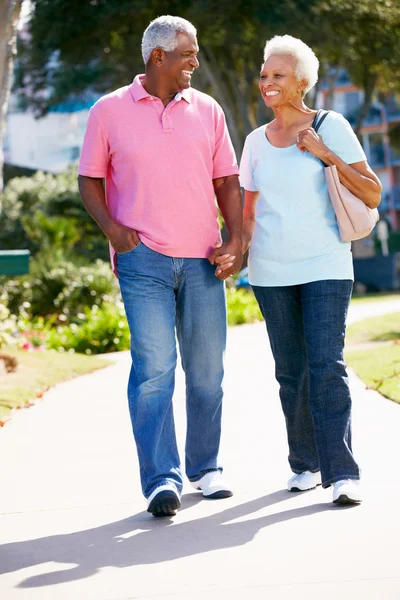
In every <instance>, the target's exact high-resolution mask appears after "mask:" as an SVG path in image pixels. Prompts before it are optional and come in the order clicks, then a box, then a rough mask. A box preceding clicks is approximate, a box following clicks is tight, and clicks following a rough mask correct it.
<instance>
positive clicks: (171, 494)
mask: <svg viewBox="0 0 400 600" xmlns="http://www.w3.org/2000/svg"><path fill="white" fill-rule="evenodd" d="M147 502H148V506H147V512H149V513H152V515H153V516H154V517H173V516H174V515H176V513H177V511H178V508H179V507H180V505H181V501H180V499H179V496H178V493H177V492H176V491H175V489H174V487H173V486H172V485H160V486H159V487H158V488H156V489H155V490H154V491H153V493H152V494H150V496H149V498H148V499H147Z"/></svg>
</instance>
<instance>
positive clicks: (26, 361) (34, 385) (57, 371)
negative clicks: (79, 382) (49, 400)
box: [0, 348, 112, 420]
mask: <svg viewBox="0 0 400 600" xmlns="http://www.w3.org/2000/svg"><path fill="white" fill-rule="evenodd" d="M1 352H2V354H8V355H11V356H15V357H16V358H17V360H18V368H17V370H16V371H15V372H14V373H7V374H6V375H0V420H3V419H4V417H7V415H8V414H9V413H10V411H11V410H12V409H13V408H22V407H24V406H26V405H29V403H30V402H32V401H33V400H34V399H35V398H37V397H38V396H39V397H40V396H41V395H42V394H43V392H44V391H46V390H47V388H48V387H51V386H53V385H55V384H56V383H60V382H61V381H66V380H67V379H72V378H73V377H77V376H78V375H84V374H85V373H90V372H91V371H96V370H97V369H101V368H103V367H106V366H108V365H111V364H112V361H110V360H107V359H105V358H100V357H97V356H85V355H82V354H69V353H67V352H65V353H61V352H56V351H54V350H43V351H33V352H26V351H23V350H15V349H13V348H12V349H11V348H2V350H1Z"/></svg>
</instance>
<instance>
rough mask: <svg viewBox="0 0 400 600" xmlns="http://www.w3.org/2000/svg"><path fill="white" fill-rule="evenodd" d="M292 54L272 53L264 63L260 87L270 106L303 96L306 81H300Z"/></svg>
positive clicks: (286, 102)
mask: <svg viewBox="0 0 400 600" xmlns="http://www.w3.org/2000/svg"><path fill="white" fill-rule="evenodd" d="M295 66H296V61H295V59H294V57H292V56H284V55H281V54H275V55H272V56H270V57H269V58H268V60H266V62H265V63H264V65H263V67H262V69H261V73H260V82H259V88H260V92H261V95H262V97H263V98H264V102H265V104H266V105H267V106H269V107H270V108H272V109H273V108H275V107H280V106H282V105H284V104H288V103H291V102H293V101H294V100H295V99H297V100H298V99H299V98H301V91H302V89H303V88H304V82H300V81H298V79H297V77H296V76H295V73H294V70H295Z"/></svg>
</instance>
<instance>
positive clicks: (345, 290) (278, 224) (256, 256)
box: [219, 35, 381, 504]
mask: <svg viewBox="0 0 400 600" xmlns="http://www.w3.org/2000/svg"><path fill="white" fill-rule="evenodd" d="M318 66H319V63H318V59H317V58H316V56H315V54H314V52H313V51H312V50H311V48H309V47H308V46H307V45H306V44H304V43H303V42H302V41H301V40H299V39H296V38H293V37H291V36H289V35H284V36H276V37H274V38H273V39H271V40H269V41H268V42H267V44H266V46H265V51H264V64H263V66H262V69H261V74H260V82H259V88H260V92H261V95H262V97H263V100H264V102H265V104H266V106H268V107H269V108H271V109H272V110H273V112H274V115H275V119H274V120H273V121H271V122H270V123H268V124H267V125H263V126H262V127H259V128H258V129H256V130H255V131H253V132H252V133H251V134H250V135H249V136H248V137H247V139H246V143H245V147H244V151H243V155H242V160H241V166H240V178H241V185H242V187H243V188H244V189H245V208H244V233H243V249H244V250H247V248H249V246H250V244H251V247H250V255H249V280H250V283H251V285H252V287H253V290H254V293H255V296H256V298H257V301H258V303H259V305H260V308H261V311H262V314H263V316H264V318H265V322H266V326H267V330H268V335H269V339H270V343H271V348H272V352H273V355H274V359H275V367H276V371H275V372H276V378H277V381H278V382H279V385H280V398H281V402H282V408H283V412H284V414H285V419H286V426H287V435H288V442H289V464H290V467H291V470H292V471H293V476H292V477H291V478H290V479H289V481H288V490H290V491H305V490H310V489H313V488H315V487H316V486H317V485H320V484H321V483H322V485H323V487H329V486H330V485H333V502H335V503H338V504H348V503H350V504H356V503H359V502H361V494H360V488H359V486H358V483H359V479H360V470H359V467H358V465H357V463H356V461H355V459H354V456H353V452H352V445H351V425H350V421H351V397H350V391H349V384H348V377H347V373H346V365H345V362H344V358H343V346H344V337H345V321H346V314H347V309H348V306H349V301H350V296H351V291H352V280H353V266H352V256H351V251H350V244H349V243H343V242H341V240H340V238H339V232H338V227H337V223H336V220H335V214H334V210H333V207H332V204H331V202H330V199H329V196H328V192H327V187H326V183H325V178H324V166H323V163H325V164H327V165H336V167H337V170H338V174H339V178H340V181H341V182H342V183H343V184H344V185H345V186H346V187H347V188H348V189H349V190H350V191H351V192H353V193H354V194H355V195H357V196H358V197H360V198H362V201H363V202H364V203H365V204H366V205H367V206H369V207H370V208H373V207H376V206H378V204H379V202H380V193H381V184H380V182H379V179H378V178H377V176H376V175H375V174H374V173H373V171H372V170H371V169H370V167H369V165H368V163H367V161H366V157H365V154H364V152H363V149H362V147H361V146H360V143H359V142H358V139H357V137H356V136H355V134H354V132H353V130H352V129H351V127H350V125H349V123H348V122H347V121H346V119H345V118H344V117H342V115H340V114H338V113H336V112H333V111H331V112H329V114H328V115H327V117H326V118H325V120H324V122H323V124H322V125H321V128H320V129H319V130H318V134H317V133H316V132H315V130H314V129H313V128H312V124H313V122H314V118H315V113H316V111H314V110H311V109H310V108H308V107H307V105H306V104H305V103H304V96H305V94H306V93H307V92H308V91H309V90H310V89H311V88H312V87H313V86H314V85H315V83H316V82H317V78H318ZM225 260H226V259H225ZM228 261H229V259H228ZM219 268H220V269H223V268H224V263H222V264H221V265H220V267H219Z"/></svg>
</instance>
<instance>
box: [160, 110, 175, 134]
mask: <svg viewBox="0 0 400 600" xmlns="http://www.w3.org/2000/svg"><path fill="white" fill-rule="evenodd" d="M161 121H162V127H163V131H164V133H169V132H170V131H172V128H171V126H170V119H169V114H167V111H166V110H164V112H163V114H162V115H161Z"/></svg>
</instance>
